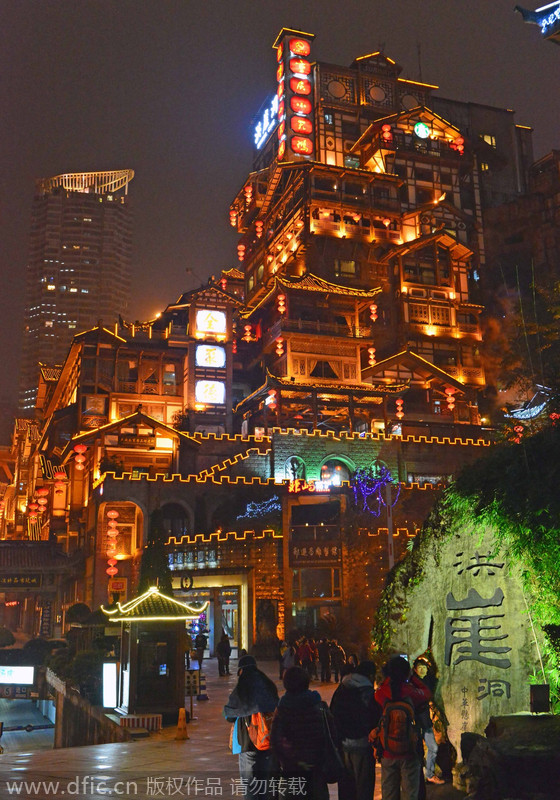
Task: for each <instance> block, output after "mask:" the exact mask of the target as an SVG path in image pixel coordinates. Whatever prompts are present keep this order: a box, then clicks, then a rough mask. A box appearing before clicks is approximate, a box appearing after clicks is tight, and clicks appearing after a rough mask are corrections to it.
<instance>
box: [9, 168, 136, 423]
mask: <svg viewBox="0 0 560 800" xmlns="http://www.w3.org/2000/svg"><path fill="white" fill-rule="evenodd" d="M133 177H134V172H133V171H132V170H130V169H123V170H111V171H108V172H80V173H73V174H66V175H57V176H56V177H54V178H44V179H41V180H38V181H37V188H36V193H35V197H34V200H33V207H32V218H31V237H30V252H29V262H28V267H27V287H26V291H27V297H26V309H25V323H24V333H23V336H24V338H23V356H22V371H21V379H20V407H21V409H22V411H30V410H31V409H32V408H33V406H34V402H35V396H36V393H37V378H38V369H39V367H38V365H39V363H43V364H48V365H55V364H60V363H62V362H63V361H64V358H65V356H66V352H67V350H68V347H69V345H70V342H71V340H72V337H73V336H74V335H75V334H76V333H79V332H80V331H81V330H85V329H87V328H89V327H91V326H92V325H94V324H95V323H96V322H97V321H98V320H99V319H103V320H104V321H105V322H106V323H107V324H109V323H111V322H113V321H115V320H116V319H117V318H118V315H119V314H123V313H126V310H127V306H128V296H129V288H130V259H131V209H130V204H129V200H128V184H129V183H130V181H131V180H132V178H133Z"/></svg>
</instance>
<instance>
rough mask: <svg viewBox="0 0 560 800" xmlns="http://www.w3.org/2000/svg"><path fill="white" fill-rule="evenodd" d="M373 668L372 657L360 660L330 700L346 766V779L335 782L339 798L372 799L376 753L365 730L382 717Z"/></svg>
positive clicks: (374, 668)
mask: <svg viewBox="0 0 560 800" xmlns="http://www.w3.org/2000/svg"><path fill="white" fill-rule="evenodd" d="M375 670H376V667H375V664H374V663H373V661H362V662H361V663H360V664H358V666H357V667H356V669H355V671H354V672H351V673H350V674H349V675H345V676H344V678H343V679H342V682H341V684H340V686H339V687H338V689H337V690H336V692H335V693H334V695H333V698H332V700H331V713H332V715H333V717H334V720H335V724H336V729H337V731H338V735H339V736H340V738H341V740H342V751H343V756H344V763H345V764H346V768H347V770H348V779H347V780H344V781H341V782H340V783H339V784H338V796H339V798H340V800H373V792H374V789H375V756H374V753H373V748H372V746H371V744H370V743H369V742H368V734H369V732H370V731H371V730H372V729H373V728H375V727H376V726H377V724H378V722H379V720H380V718H381V706H380V705H379V703H377V701H376V700H375V697H374V693H375V689H374V681H375Z"/></svg>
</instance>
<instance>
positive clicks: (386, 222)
mask: <svg viewBox="0 0 560 800" xmlns="http://www.w3.org/2000/svg"><path fill="white" fill-rule="evenodd" d="M383 224H384V225H385V227H386V228H388V227H389V225H390V224H391V220H390V219H389V217H385V218H384V219H383Z"/></svg>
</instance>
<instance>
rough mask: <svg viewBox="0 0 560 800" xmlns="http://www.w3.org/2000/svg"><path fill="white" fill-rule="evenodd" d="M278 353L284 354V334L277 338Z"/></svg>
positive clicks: (278, 354) (279, 354)
mask: <svg viewBox="0 0 560 800" xmlns="http://www.w3.org/2000/svg"><path fill="white" fill-rule="evenodd" d="M276 355H277V356H283V355H284V339H283V338H282V336H279V337H278V339H276Z"/></svg>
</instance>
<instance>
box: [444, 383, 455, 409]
mask: <svg viewBox="0 0 560 800" xmlns="http://www.w3.org/2000/svg"><path fill="white" fill-rule="evenodd" d="M445 394H446V395H447V397H446V400H447V409H448V411H453V409H454V408H455V398H454V396H453V395H454V394H455V390H454V389H452V388H451V387H450V386H449V387H448V388H447V389H446V390H445Z"/></svg>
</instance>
